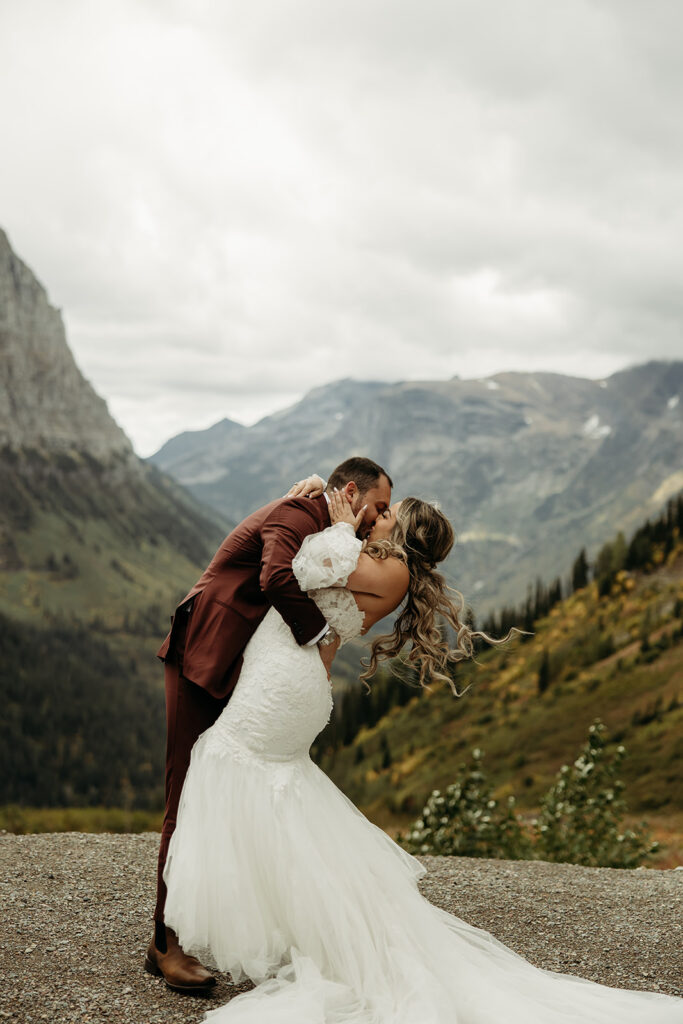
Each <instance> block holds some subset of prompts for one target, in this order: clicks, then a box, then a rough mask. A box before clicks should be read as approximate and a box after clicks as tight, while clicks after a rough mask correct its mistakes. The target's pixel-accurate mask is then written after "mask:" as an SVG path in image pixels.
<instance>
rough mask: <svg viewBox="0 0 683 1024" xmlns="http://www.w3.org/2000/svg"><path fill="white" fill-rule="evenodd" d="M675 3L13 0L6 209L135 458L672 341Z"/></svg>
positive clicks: (3, 217) (676, 275) (4, 11)
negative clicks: (342, 405) (234, 428)
mask: <svg viewBox="0 0 683 1024" xmlns="http://www.w3.org/2000/svg"><path fill="white" fill-rule="evenodd" d="M682 37H683V6H682V5H681V4H680V3H679V2H678V0H648V2H647V3H645V2H642V0H599V2H598V0H594V2H582V0H469V2H466V0H443V2H441V0H419V2H417V0H413V2H405V0H343V2H337V0H250V2H248V3H245V2H244V0H240V2H236V0H214V2H208V0H156V2H154V0H148V2H145V0H116V2H115V3H111V2H110V0H80V2H79V0H59V2H55V0H42V2H40V0H21V2H19V0H15V2H14V3H12V2H11V0H8V2H5V3H3V4H2V5H1V6H0V69H1V70H0V74H1V75H2V88H1V89H0V132H1V134H0V138H1V140H2V154H1V156H0V225H1V226H3V227H4V228H5V229H6V231H7V232H8V234H9V237H10V241H11V243H12V245H13V247H14V249H15V251H16V252H17V253H18V254H19V255H20V256H21V258H22V259H24V260H25V261H26V262H27V263H28V264H29V266H30V267H31V268H32V269H33V270H34V271H35V273H36V274H37V275H38V277H39V278H40V280H41V281H42V282H43V284H45V286H46V287H47V289H48V292H49V295H50V297H51V300H52V301H53V303H54V304H55V305H57V306H59V307H61V308H62V310H63V313H64V317H65V321H66V326H67V332H68V338H69V342H70V344H71V347H72V349H73V351H74V353H75V355H76V358H77V360H78V363H79V365H80V366H81V368H82V370H83V372H84V373H85V375H86V376H87V377H88V378H89V379H90V380H91V382H92V383H93V384H94V386H95V387H96V389H97V390H98V391H99V392H100V394H102V395H103V396H104V397H105V398H106V399H107V401H108V403H109V407H110V409H111V410H112V412H113V414H114V415H115V416H116V418H117V419H118V420H119V422H120V423H121V425H122V426H123V427H124V429H125V430H126V432H127V433H128V434H129V436H130V437H131V438H132V440H133V442H134V444H135V446H136V449H137V450H138V452H139V453H140V454H143V455H147V454H150V453H151V452H152V451H154V450H155V449H156V448H157V447H158V446H159V445H160V444H161V443H162V442H163V441H165V440H166V439H167V438H168V437H170V436H172V435H173V434H176V433H178V432H179V431H181V430H183V429H188V428H197V427H204V426H208V425H209V424H211V423H213V422H215V421H216V420H217V419H220V418H222V417H223V416H229V417H232V418H234V419H238V420H241V421H242V422H253V421H254V420H256V419H257V418H259V417H260V416H262V415H264V414H265V413H267V412H271V411H273V410H275V409H278V408H281V407H283V406H285V405H287V404H289V403H291V402H292V401H294V400H295V399H297V398H298V397H300V396H301V395H302V394H303V393H304V392H305V391H306V390H308V389H309V388H311V387H313V386H315V385H318V384H321V383H325V382H327V381H330V380H334V379H337V378H339V377H344V376H352V377H357V378H373V379H387V380H398V379H404V378H413V379H416V378H441V379H442V378H447V377H451V376H453V375H454V374H456V373H457V374H459V375H460V376H462V377H479V376H484V375H488V374H490V373H494V372H496V371H499V370H510V369H519V370H529V369H545V370H548V369H549V370H557V371H560V372H567V373H574V374H578V375H581V376H589V377H601V376H603V375H606V374H608V373H610V372H612V371H614V370H616V369H619V368H621V367H623V366H625V365H628V364H631V363H634V362H641V361H644V360H645V359H647V358H681V357H683V342H682V340H681V323H682V321H683V318H682V313H683V309H682V307H683V289H682V288H681V267H683V243H682V227H683V224H682V221H683V212H682V211H683V128H682V125H683V119H682V116H681V109H682V101H683V87H682V86H683V61H682V60H681V38H682Z"/></svg>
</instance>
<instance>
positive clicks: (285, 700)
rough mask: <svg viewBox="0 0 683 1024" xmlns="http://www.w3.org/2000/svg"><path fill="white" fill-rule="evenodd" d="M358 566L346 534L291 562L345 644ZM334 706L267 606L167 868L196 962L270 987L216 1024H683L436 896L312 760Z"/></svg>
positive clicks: (340, 530)
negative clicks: (505, 938) (509, 942)
mask: <svg viewBox="0 0 683 1024" xmlns="http://www.w3.org/2000/svg"><path fill="white" fill-rule="evenodd" d="M358 553H359V542H358V541H357V540H356V538H355V537H354V535H353V531H352V530H351V528H350V527H348V526H346V525H345V524H337V525H336V526H333V527H330V528H328V529H327V530H324V531H322V532H321V533H319V534H314V535H312V536H310V537H307V538H306V540H305V541H304V544H303V545H302V548H301V551H300V552H299V554H298V555H297V557H296V559H295V560H294V569H295V572H296V575H297V579H298V580H299V583H300V585H301V587H302V589H305V590H307V591H308V592H309V593H310V595H311V596H312V597H313V599H314V600H315V601H316V602H317V603H318V605H319V607H320V608H321V610H322V611H323V614H324V615H325V617H326V618H327V620H328V621H329V622H330V623H331V624H332V625H333V626H334V627H335V628H336V630H337V632H338V633H339V634H340V636H342V638H343V639H345V640H347V639H350V638H351V637H354V636H357V635H358V634H359V633H360V630H361V628H362V622H363V616H362V613H361V612H360V611H359V610H358V607H357V605H356V602H355V600H354V598H353V596H352V595H351V593H350V592H349V591H348V590H345V589H344V588H343V584H344V583H346V580H347V579H348V576H349V574H350V572H351V571H352V569H353V568H354V567H355V564H356V561H357V557H358ZM331 708H332V698H331V693H330V686H329V682H328V680H327V676H326V673H325V670H324V668H323V665H322V662H321V660H320V656H319V654H318V650H317V648H316V647H313V648H310V647H299V646H298V645H297V644H296V642H295V641H294V638H293V637H292V634H291V631H290V630H289V628H288V626H287V625H286V624H285V623H284V621H283V620H282V618H281V617H280V615H279V614H278V612H277V611H276V610H275V609H271V610H270V611H269V612H268V614H267V615H266V617H265V619H264V620H263V622H262V624H261V625H260V626H259V628H258V630H257V631H256V633H255V634H254V636H253V638H252V640H251V641H250V643H249V644H248V646H247V649H246V652H245V656H244V664H243V668H242V671H241V674H240V678H239V681H238V683H237V686H236V688H235V691H234V693H233V695H232V697H231V699H230V701H229V703H228V704H227V706H226V708H225V710H224V711H223V713H222V715H221V716H220V718H219V719H218V721H217V722H216V723H215V725H213V726H212V727H211V728H210V729H208V730H207V731H206V732H205V733H203V734H202V736H201V737H200V738H199V740H198V741H197V743H196V744H195V747H194V749H193V752H192V761H191V765H190V768H189V771H188V774H187V778H186V781H185V786H184V789H183V794H182V797H181V803H180V810H179V815H178V824H177V827H176V831H175V833H174V835H173V838H172V840H171V845H170V849H169V856H168V861H167V866H166V871H165V879H166V884H167V886H168V898H167V903H166V923H167V924H169V925H170V926H172V927H173V928H174V929H175V930H176V932H177V933H178V935H179V938H180V941H181V943H182V945H183V947H184V948H185V949H186V950H187V951H188V952H194V953H197V954H198V955H200V956H204V957H207V958H209V959H211V960H212V961H213V962H214V963H215V964H216V965H217V966H218V967H219V968H220V969H221V970H224V971H228V972H230V974H231V975H232V977H233V980H234V981H236V982H237V981H240V980H242V979H243V978H244V977H245V976H247V977H249V978H250V979H252V980H253V981H254V982H255V983H256V985H257V987H256V988H255V989H254V990H252V991H250V992H246V993H244V994H242V995H239V996H237V997H235V998H234V999H232V1000H231V1001H230V1002H229V1003H227V1004H226V1005H225V1006H221V1007H219V1008H218V1009H216V1010H213V1011H211V1012H210V1013H209V1014H208V1017H209V1018H210V1019H211V1024H683V1000H681V999H676V998H675V997H672V996H667V995H662V994H660V993H650V992H634V991H628V990H623V989H614V988H609V987H607V986H604V985H598V984H596V983H594V982H591V981H587V980H584V979H582V978H577V977H574V976H571V975H565V974H559V973H557V972H554V971H546V970H542V969H540V968H537V967H534V966H533V965H531V964H530V963H529V962H528V961H526V960H525V959H524V958H523V957H521V956H519V955H518V954H516V953H515V952H513V951H512V950H510V949H508V947H506V946H505V945H503V944H502V943H501V942H499V941H498V940H497V939H495V938H494V937H493V936H492V935H490V934H489V933H488V932H486V931H483V930H482V929H479V928H475V927H473V926H472V925H469V924H467V923H466V922H464V921H462V920H460V919H459V918H457V917H455V916H453V915H451V914H448V913H446V912H445V911H443V910H440V909H439V908H437V907H434V906H433V905H432V904H430V903H429V902H428V901H427V900H426V899H425V898H424V897H422V896H421V895H420V893H419V891H418V889H417V879H418V878H419V877H420V876H421V875H422V874H424V868H423V867H422V866H421V864H420V863H419V861H418V860H417V859H416V858H414V857H412V856H411V855H410V854H408V853H406V851H404V850H402V849H401V848H400V847H399V846H397V845H396V843H394V842H393V841H392V840H391V839H390V838H389V837H388V836H387V835H386V834H385V833H384V832H382V831H381V830H380V829H379V828H377V827H376V826H375V825H373V824H372V823H371V822H369V821H368V820H367V819H366V818H365V817H364V816H363V815H362V814H361V813H360V811H358V810H357V809H356V807H354V805H353V804H352V803H351V802H350V801H349V800H348V799H347V798H346V797H345V796H344V795H343V794H342V793H341V792H340V790H338V789H337V788H336V786H334V784H333V783H332V782H331V781H330V780H329V779H328V778H327V776H326V775H324V773H323V772H321V771H320V769H319V768H318V767H317V766H316V765H315V764H314V763H313V762H312V761H311V759H310V756H309V749H310V745H311V743H312V742H313V740H314V739H315V737H316V736H317V735H318V733H319V732H320V731H321V729H322V728H323V727H324V726H325V724H326V723H327V721H328V719H329V715H330V712H331Z"/></svg>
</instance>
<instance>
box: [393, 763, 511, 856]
mask: <svg viewBox="0 0 683 1024" xmlns="http://www.w3.org/2000/svg"><path fill="white" fill-rule="evenodd" d="M482 757H483V755H482V752H481V750H479V749H478V748H477V749H476V750H473V751H472V763H471V764H461V765H460V766H459V769H458V774H457V776H456V780H455V782H454V783H453V784H452V785H450V786H448V788H447V789H445V790H444V792H443V793H442V792H441V791H440V790H438V789H435V790H434V792H433V793H432V795H431V796H430V797H429V799H428V801H427V803H426V804H425V806H424V808H423V810H422V814H421V816H420V817H419V818H418V819H417V821H416V822H415V823H414V824H413V825H412V826H411V828H410V830H409V832H408V833H407V835H405V836H400V837H399V842H401V844H402V845H403V846H404V847H405V848H406V849H407V850H409V851H410V852H411V853H434V854H446V855H452V854H458V855H460V856H463V857H501V858H508V859H510V858H512V859H519V858H521V857H525V856H527V855H528V853H529V849H530V843H529V840H528V838H527V837H526V836H525V834H524V831H523V828H522V826H521V824H520V822H519V821H518V819H517V815H516V814H515V810H514V806H515V799H514V797H510V798H509V799H508V800H507V801H505V803H503V804H499V803H498V801H497V800H494V798H493V794H492V791H491V786H490V784H489V783H488V781H487V779H486V776H485V775H484V772H483V768H482Z"/></svg>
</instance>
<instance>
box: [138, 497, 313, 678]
mask: <svg viewBox="0 0 683 1024" xmlns="http://www.w3.org/2000/svg"><path fill="white" fill-rule="evenodd" d="M329 525H330V514H329V511H328V507H327V501H326V499H325V497H324V496H322V495H321V496H320V497H319V498H280V499H278V500H277V501H272V502H271V503H270V504H269V505H265V506H264V507H263V508H260V509H259V510H258V511H257V512H254V513H252V515H250V516H247V518H246V519H245V520H243V522H241V523H240V524H239V526H237V527H235V529H234V530H233V531H232V533H230V534H229V535H228V536H227V537H226V538H225V540H224V541H223V543H222V544H221V546H220V547H219V549H218V551H217V552H216V554H215V555H214V557H213V559H212V560H211V563H210V564H209V566H208V567H207V568H206V569H205V571H204V573H203V574H202V575H201V576H200V578H199V579H198V580H197V582H196V583H195V585H194V586H193V588H192V590H190V592H189V593H188V594H186V595H185V597H184V598H183V600H182V601H181V602H180V604H179V605H178V607H177V608H176V611H175V615H174V616H173V617H172V619H171V630H170V632H169V634H168V636H167V637H166V639H165V640H164V642H163V644H162V645H161V647H160V648H159V650H158V651H157V657H159V658H161V659H162V661H165V660H167V659H168V660H171V659H172V658H173V656H174V654H175V641H176V639H178V635H179V630H180V629H182V627H183V626H184V625H186V630H185V645H184V646H185V649H184V653H183V656H182V662H183V663H182V674H183V676H184V677H185V678H186V679H189V680H190V682H193V683H196V684H197V685H198V686H202V687H204V689H205V690H208V692H209V693H210V694H212V695H213V696H214V697H225V696H227V694H229V693H230V692H231V691H232V689H233V687H234V686H235V683H236V682H237V677H238V675H239V670H240V666H241V662H242V653H243V651H244V648H245V647H246V646H247V643H248V642H249V640H250V638H251V637H252V635H253V634H254V633H255V632H256V628H257V626H258V625H259V623H260V622H261V621H262V619H263V618H264V616H265V615H266V612H267V611H268V609H269V608H270V607H271V606H272V607H274V608H277V610H278V611H279V613H280V615H282V618H283V619H284V620H285V622H286V623H287V625H288V626H289V627H290V629H291V630H292V633H293V634H294V639H295V640H296V641H297V643H298V644H306V643H308V642H309V641H311V640H312V639H313V638H314V637H315V636H316V635H317V634H318V633H320V632H321V630H322V629H323V628H324V626H325V618H324V616H323V615H322V613H321V612H320V610H319V608H318V606H317V605H316V604H315V602H314V601H312V600H311V598H310V597H308V596H307V595H306V594H304V593H303V592H302V591H301V589H300V588H299V585H298V583H297V581H296V578H295V576H294V573H293V571H292V559H293V558H294V556H295V555H296V553H297V551H298V550H299V548H300V547H301V544H302V543H303V540H304V537H306V536H307V535H308V534H309V533H317V532H318V531H319V530H323V529H324V528H325V527H326V526H329Z"/></svg>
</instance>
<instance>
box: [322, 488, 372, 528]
mask: <svg viewBox="0 0 683 1024" xmlns="http://www.w3.org/2000/svg"><path fill="white" fill-rule="evenodd" d="M329 498H330V522H331V523H332V525H333V526H334V525H335V523H348V524H349V526H352V527H353V530H354V533H355V532H356V531H357V530H358V528H359V526H360V524H361V523H362V522H363V516H364V515H365V510H366V508H367V507H368V506H367V505H363V507H362V509H361V510H360V511H359V512H357V513H356V512H354V511H353V508H352V507H351V499H350V498H347V496H346V494H345V493H344V492H343V491H338V490H337V489H336V487H335V489H334V490H333V491H332V494H330V496H329Z"/></svg>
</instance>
